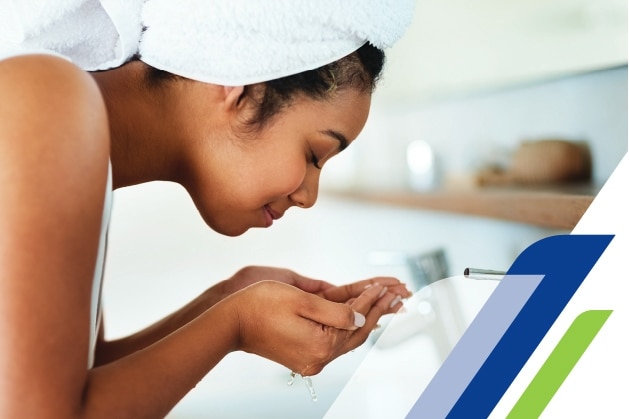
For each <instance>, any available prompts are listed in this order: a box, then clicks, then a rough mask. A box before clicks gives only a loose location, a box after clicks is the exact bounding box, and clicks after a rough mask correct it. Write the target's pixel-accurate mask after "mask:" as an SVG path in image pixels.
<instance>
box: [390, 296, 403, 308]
mask: <svg viewBox="0 0 629 419" xmlns="http://www.w3.org/2000/svg"><path fill="white" fill-rule="evenodd" d="M400 301H402V297H400V296H399V295H396V296H395V298H394V299H393V301H391V304H389V308H393V307H394V306H395V305H396V304H397V303H399V302H400Z"/></svg>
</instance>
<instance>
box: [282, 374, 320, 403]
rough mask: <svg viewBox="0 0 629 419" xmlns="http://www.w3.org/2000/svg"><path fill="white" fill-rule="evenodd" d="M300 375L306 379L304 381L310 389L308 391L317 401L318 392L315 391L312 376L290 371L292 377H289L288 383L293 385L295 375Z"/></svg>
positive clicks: (313, 399) (314, 400)
mask: <svg viewBox="0 0 629 419" xmlns="http://www.w3.org/2000/svg"><path fill="white" fill-rule="evenodd" d="M298 375H299V376H300V377H301V378H303V379H304V383H305V384H306V388H307V389H308V392H309V393H310V398H311V399H312V401H313V402H316V401H317V393H316V392H315V389H314V386H313V385H312V378H310V377H307V376H303V375H301V374H297V373H296V372H294V371H293V372H291V373H290V378H289V379H288V383H287V384H288V385H289V386H292V385H293V383H294V382H295V377H296V376H298Z"/></svg>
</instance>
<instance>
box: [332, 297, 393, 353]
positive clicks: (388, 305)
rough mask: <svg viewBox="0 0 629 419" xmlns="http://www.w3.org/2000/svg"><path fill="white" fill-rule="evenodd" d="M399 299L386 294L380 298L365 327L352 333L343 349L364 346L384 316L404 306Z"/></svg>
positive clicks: (371, 310)
mask: <svg viewBox="0 0 629 419" xmlns="http://www.w3.org/2000/svg"><path fill="white" fill-rule="evenodd" d="M398 297H399V296H396V295H395V294H392V293H386V294H385V295H384V296H382V297H381V298H379V299H378V300H377V301H376V302H375V303H374V304H373V305H372V306H371V308H370V309H369V311H368V312H367V314H366V316H365V325H364V326H363V327H362V328H360V329H358V330H356V331H354V332H352V333H351V336H349V337H348V339H347V341H346V343H345V346H344V348H343V349H344V350H345V351H350V350H352V349H355V348H357V347H358V346H360V345H362V344H363V343H364V342H365V341H366V340H367V337H369V334H370V333H371V331H372V330H373V329H375V328H376V327H377V325H378V321H379V320H380V318H381V317H382V316H383V315H385V314H387V313H388V312H389V311H390V310H392V309H396V308H397V309H399V308H400V307H401V306H402V303H401V300H399V299H398Z"/></svg>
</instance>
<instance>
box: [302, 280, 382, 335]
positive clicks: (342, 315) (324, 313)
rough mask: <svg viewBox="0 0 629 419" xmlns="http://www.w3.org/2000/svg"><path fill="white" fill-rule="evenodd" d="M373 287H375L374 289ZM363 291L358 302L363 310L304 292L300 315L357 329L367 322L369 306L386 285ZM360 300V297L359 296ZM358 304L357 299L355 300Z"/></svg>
mask: <svg viewBox="0 0 629 419" xmlns="http://www.w3.org/2000/svg"><path fill="white" fill-rule="evenodd" d="M372 288H373V289H372ZM372 288H369V289H368V290H366V291H365V292H364V293H363V295H364V296H363V297H362V299H361V301H360V302H359V304H358V307H361V309H362V311H357V310H356V309H354V307H353V305H352V306H350V305H347V304H342V303H337V302H332V301H328V300H326V299H324V298H321V297H319V296H316V295H314V294H307V293H305V294H304V301H303V302H302V303H301V304H299V309H298V310H299V311H298V313H299V315H300V316H302V317H304V318H307V319H310V320H312V321H315V322H317V323H320V324H322V325H325V326H331V327H334V328H336V329H345V330H356V329H357V328H359V327H362V326H363V325H364V324H365V313H367V311H368V310H369V307H370V306H371V305H372V304H373V303H375V301H377V299H378V298H379V296H380V293H381V292H382V291H383V290H384V287H382V286H380V285H377V286H374V287H372ZM357 300H358V298H357ZM354 304H356V301H354Z"/></svg>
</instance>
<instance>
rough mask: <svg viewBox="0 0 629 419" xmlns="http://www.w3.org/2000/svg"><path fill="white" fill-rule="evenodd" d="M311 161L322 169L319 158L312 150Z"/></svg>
mask: <svg viewBox="0 0 629 419" xmlns="http://www.w3.org/2000/svg"><path fill="white" fill-rule="evenodd" d="M310 163H312V165H313V166H314V167H316V168H317V169H319V170H321V166H320V165H319V158H318V157H317V155H316V154H315V152H314V151H312V150H310Z"/></svg>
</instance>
